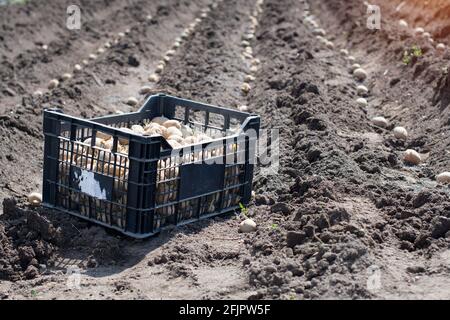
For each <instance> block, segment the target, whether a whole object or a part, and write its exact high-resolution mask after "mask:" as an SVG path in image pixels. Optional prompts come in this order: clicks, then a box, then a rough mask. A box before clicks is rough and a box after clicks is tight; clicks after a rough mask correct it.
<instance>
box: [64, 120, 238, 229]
mask: <svg viewBox="0 0 450 320" xmlns="http://www.w3.org/2000/svg"><path fill="white" fill-rule="evenodd" d="M120 129H121V130H122V131H127V132H130V133H135V134H139V135H143V136H156V135H160V136H163V137H164V138H165V139H166V140H167V142H168V143H169V144H170V145H171V146H172V147H173V148H180V147H183V146H187V145H192V144H195V143H201V142H208V141H211V140H212V139H213V138H212V137H210V136H208V135H207V134H205V133H203V132H200V131H199V132H197V131H195V130H193V129H192V128H191V127H189V126H187V125H184V124H182V123H181V122H179V121H177V120H170V119H168V118H166V117H156V118H153V119H152V120H151V121H146V122H144V124H143V125H137V124H135V125H132V126H131V127H130V128H128V127H123V128H120ZM113 141H114V140H113V137H112V136H110V135H108V134H105V133H102V132H97V134H96V139H95V147H94V148H93V147H91V144H92V138H87V139H84V140H83V141H82V143H79V144H78V145H77V146H75V148H74V152H75V153H76V156H74V157H72V156H71V154H70V152H68V151H67V150H68V146H67V145H66V146H65V147H64V146H62V147H61V149H62V151H61V156H60V159H61V160H63V161H62V162H61V163H60V173H61V177H62V178H63V179H68V174H69V165H68V163H70V162H71V161H73V164H75V165H76V166H78V167H80V168H83V169H87V170H92V171H95V172H98V173H101V174H106V175H114V176H115V179H114V184H115V185H114V192H115V193H114V201H115V202H117V203H118V204H120V205H126V204H127V190H128V183H127V180H128V164H129V163H128V156H127V155H128V139H125V138H119V140H118V143H117V151H118V153H120V154H123V155H120V154H117V156H116V158H114V156H113V155H112V153H111V150H112V148H113ZM66 143H67V142H66ZM229 148H230V150H228V151H227V152H234V151H236V150H237V146H236V145H231V146H230V147H229ZM64 149H65V151H64ZM202 153H203V156H202ZM222 154H223V147H221V146H220V147H218V148H215V149H211V150H208V151H204V152H202V151H197V152H195V153H192V154H189V157H190V159H188V161H196V160H198V159H201V158H202V157H205V158H208V157H211V156H219V155H222ZM72 158H73V159H72ZM114 159H115V160H114ZM114 161H115V163H114ZM181 161H182V159H180V157H169V158H165V159H161V160H159V161H158V164H157V185H156V206H161V207H160V208H158V209H156V217H157V218H156V219H155V227H156V228H159V227H160V226H164V225H165V224H167V223H171V222H172V221H171V219H173V218H174V214H175V209H176V207H175V205H176V204H175V202H176V201H177V196H178V184H179V177H180V172H179V166H180V164H181ZM242 170H243V166H242V165H235V166H231V167H229V168H227V169H226V171H225V184H226V185H227V186H231V185H235V184H238V183H239V175H240V173H241V171H242ZM63 184H66V182H63ZM67 185H68V181H67ZM62 196H66V197H68V196H69V194H62ZM70 198H71V201H72V203H79V204H80V207H81V213H82V214H86V215H87V214H88V212H83V208H85V207H86V208H88V207H89V206H88V205H87V204H88V197H85V196H83V197H80V196H79V195H78V194H75V193H72V194H71V195H70ZM219 200H220V193H216V194H213V195H210V196H208V197H206V198H203V203H202V209H201V211H203V213H212V212H214V211H216V210H217V209H218V208H219V204H220V203H219ZM239 201H240V197H239V188H236V189H231V190H228V191H226V193H225V199H224V207H230V206H233V205H236V204H237V203H239ZM80 202H82V203H80ZM95 202H96V207H98V208H101V207H102V204H101V200H95ZM115 206H116V207H117V208H116V211H118V212H117V213H116V214H114V217H115V218H114V221H113V222H112V223H113V224H115V225H117V226H119V227H124V226H123V222H124V221H123V220H122V218H121V214H120V212H121V211H122V210H123V208H121V207H120V206H118V205H115ZM197 208H198V199H194V200H190V201H184V202H181V203H179V205H178V209H179V212H181V214H180V217H179V220H188V219H191V218H194V217H193V215H194V214H196V210H197ZM96 218H97V219H98V220H100V221H102V222H105V223H110V221H108V220H109V215H107V214H105V213H101V212H100V213H99V214H97V217H96Z"/></svg>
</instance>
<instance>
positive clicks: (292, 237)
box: [286, 231, 308, 248]
mask: <svg viewBox="0 0 450 320" xmlns="http://www.w3.org/2000/svg"><path fill="white" fill-rule="evenodd" d="M307 239H308V236H307V235H306V233H305V232H303V231H288V233H287V234H286V244H287V246H288V247H289V248H293V247H295V246H296V245H299V244H302V243H303V242H304V241H305V240H307Z"/></svg>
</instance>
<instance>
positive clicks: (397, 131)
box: [393, 127, 408, 140]
mask: <svg viewBox="0 0 450 320" xmlns="http://www.w3.org/2000/svg"><path fill="white" fill-rule="evenodd" d="M393 133H394V137H395V138H396V139H399V140H406V139H407V138H408V131H407V130H406V129H405V128H403V127H395V128H394V130H393Z"/></svg>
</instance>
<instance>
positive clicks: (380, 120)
mask: <svg viewBox="0 0 450 320" xmlns="http://www.w3.org/2000/svg"><path fill="white" fill-rule="evenodd" d="M372 123H373V124H374V125H375V126H377V127H380V128H386V127H387V126H388V121H387V120H386V118H384V117H375V118H372Z"/></svg>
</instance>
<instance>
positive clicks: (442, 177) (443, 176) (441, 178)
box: [436, 171, 450, 183]
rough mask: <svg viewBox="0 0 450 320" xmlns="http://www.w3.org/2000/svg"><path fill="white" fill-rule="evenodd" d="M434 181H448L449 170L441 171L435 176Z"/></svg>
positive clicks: (449, 176)
mask: <svg viewBox="0 0 450 320" xmlns="http://www.w3.org/2000/svg"><path fill="white" fill-rule="evenodd" d="M436 181H437V182H439V183H450V172H447V171H446V172H442V173H440V174H438V175H437V176H436Z"/></svg>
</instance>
